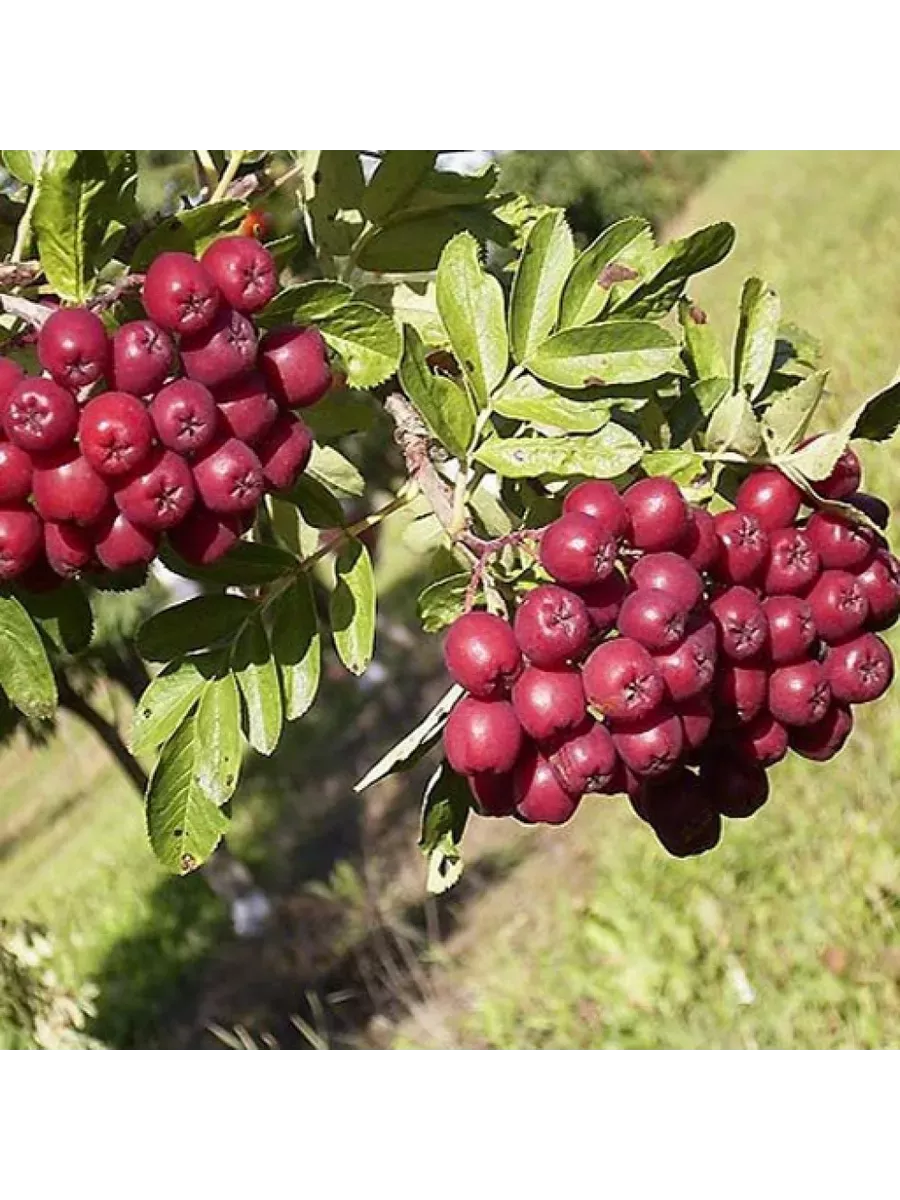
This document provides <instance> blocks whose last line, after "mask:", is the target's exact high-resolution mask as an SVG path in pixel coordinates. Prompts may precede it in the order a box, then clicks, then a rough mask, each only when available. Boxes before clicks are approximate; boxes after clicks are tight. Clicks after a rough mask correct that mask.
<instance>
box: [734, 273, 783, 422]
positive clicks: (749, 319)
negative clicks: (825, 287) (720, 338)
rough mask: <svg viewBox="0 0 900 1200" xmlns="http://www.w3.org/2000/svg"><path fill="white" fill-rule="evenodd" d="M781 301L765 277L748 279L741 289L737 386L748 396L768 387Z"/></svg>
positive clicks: (757, 393) (735, 360) (736, 363)
mask: <svg viewBox="0 0 900 1200" xmlns="http://www.w3.org/2000/svg"><path fill="white" fill-rule="evenodd" d="M780 318H781V301H780V299H779V298H778V293H777V292H776V291H775V289H774V288H773V287H770V286H769V284H767V283H764V282H763V280H762V279H748V280H747V282H746V283H745V284H744V288H743V291H742V292H741V307H740V313H739V316H738V327H737V333H736V334H735V338H734V386H735V388H736V389H737V390H739V391H743V392H744V394H745V395H746V397H747V399H748V400H755V399H756V397H757V396H758V395H759V394H760V392H761V391H762V390H763V388H764V387H765V383H766V380H767V379H768V378H769V372H770V371H771V369H772V361H773V359H774V357H775V342H776V340H777V338H778V322H779V320H780Z"/></svg>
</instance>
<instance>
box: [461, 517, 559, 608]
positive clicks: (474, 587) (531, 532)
mask: <svg viewBox="0 0 900 1200" xmlns="http://www.w3.org/2000/svg"><path fill="white" fill-rule="evenodd" d="M543 532H544V530H543V529H519V530H516V532H515V533H506V534H504V535H503V537H498V538H491V539H485V538H480V537H476V535H475V534H474V533H467V534H464V535H463V536H462V537H461V538H460V541H462V542H463V544H464V545H466V546H468V548H469V549H470V550H472V551H473V553H475V554H477V555H478V561H477V562H476V563H475V566H474V568H473V569H472V577H471V579H470V580H469V585H468V587H467V588H466V594H465V597H464V607H465V611H466V612H470V611H471V609H472V607H473V606H474V604H475V599H476V597H477V595H478V589H479V588H480V587H481V583H482V580H483V579H484V575H485V572H486V571H487V567H488V563H489V562H490V560H491V559H492V558H493V557H494V556H495V555H497V554H500V553H501V551H503V550H505V549H506V547H507V546H521V545H522V543H523V542H527V541H530V540H532V539H535V538H540V536H541V534H542V533H543Z"/></svg>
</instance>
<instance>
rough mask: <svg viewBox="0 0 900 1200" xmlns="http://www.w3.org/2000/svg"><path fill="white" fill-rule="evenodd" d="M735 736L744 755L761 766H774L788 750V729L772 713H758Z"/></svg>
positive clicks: (736, 731)
mask: <svg viewBox="0 0 900 1200" xmlns="http://www.w3.org/2000/svg"><path fill="white" fill-rule="evenodd" d="M734 736H735V741H736V743H737V745H738V747H739V749H740V751H741V754H742V756H743V757H744V758H751V759H753V760H754V761H755V762H758V763H759V765H760V766H761V767H774V765H775V764H776V763H779V762H781V760H782V759H783V758H784V756H785V755H786V754H787V752H788V735H787V730H786V729H785V727H784V726H783V725H782V724H781V722H780V721H776V720H775V718H774V717H773V716H772V715H771V713H767V712H761V713H757V715H756V716H755V717H754V718H753V720H752V721H750V722H749V723H748V724H746V725H743V726H741V728H740V729H737V730H735V735H734Z"/></svg>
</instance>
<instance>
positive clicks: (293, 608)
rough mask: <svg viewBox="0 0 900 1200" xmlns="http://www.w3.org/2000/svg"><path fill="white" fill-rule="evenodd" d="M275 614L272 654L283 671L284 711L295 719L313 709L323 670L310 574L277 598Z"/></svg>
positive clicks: (289, 718)
mask: <svg viewBox="0 0 900 1200" xmlns="http://www.w3.org/2000/svg"><path fill="white" fill-rule="evenodd" d="M273 617H274V623H273V626H272V654H273V655H274V657H275V662H276V663H277V664H278V670H279V671H280V672H281V684H282V690H283V692H284V714H285V716H286V717H287V719H288V720H289V721H296V720H298V719H299V718H300V717H302V716H303V715H304V713H306V712H308V710H309V709H310V708H311V706H312V703H313V701H314V700H315V698H316V693H317V692H318V690H319V678H320V676H321V672H322V637H321V634H320V633H319V622H318V618H317V616H316V605H315V599H314V597H313V590H312V583H311V582H310V579H309V577H308V576H306V575H301V576H300V577H299V578H298V579H297V582H296V583H293V584H291V586H290V587H289V588H288V589H287V590H286V591H285V592H283V593H282V595H281V596H279V597H278V599H277V600H276V601H275V603H274V605H273Z"/></svg>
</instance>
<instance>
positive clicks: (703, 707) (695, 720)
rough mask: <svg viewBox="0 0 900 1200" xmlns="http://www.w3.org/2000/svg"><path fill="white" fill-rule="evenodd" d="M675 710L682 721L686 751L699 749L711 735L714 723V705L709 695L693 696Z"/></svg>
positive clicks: (683, 701)
mask: <svg viewBox="0 0 900 1200" xmlns="http://www.w3.org/2000/svg"><path fill="white" fill-rule="evenodd" d="M675 712H676V713H677V714H678V719H679V721H681V732H682V734H683V735H684V748H685V750H686V751H694V750H699V749H700V747H701V746H702V745H703V744H704V742H705V741H706V739H707V738H708V737H709V733H710V730H711V729H712V724H713V715H714V714H713V706H712V703H711V701H710V699H709V697H708V696H706V695H702V696H692V697H691V699H690V700H682V701H681V703H680V704H679V705H678V706H677V707H676V709H675Z"/></svg>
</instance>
